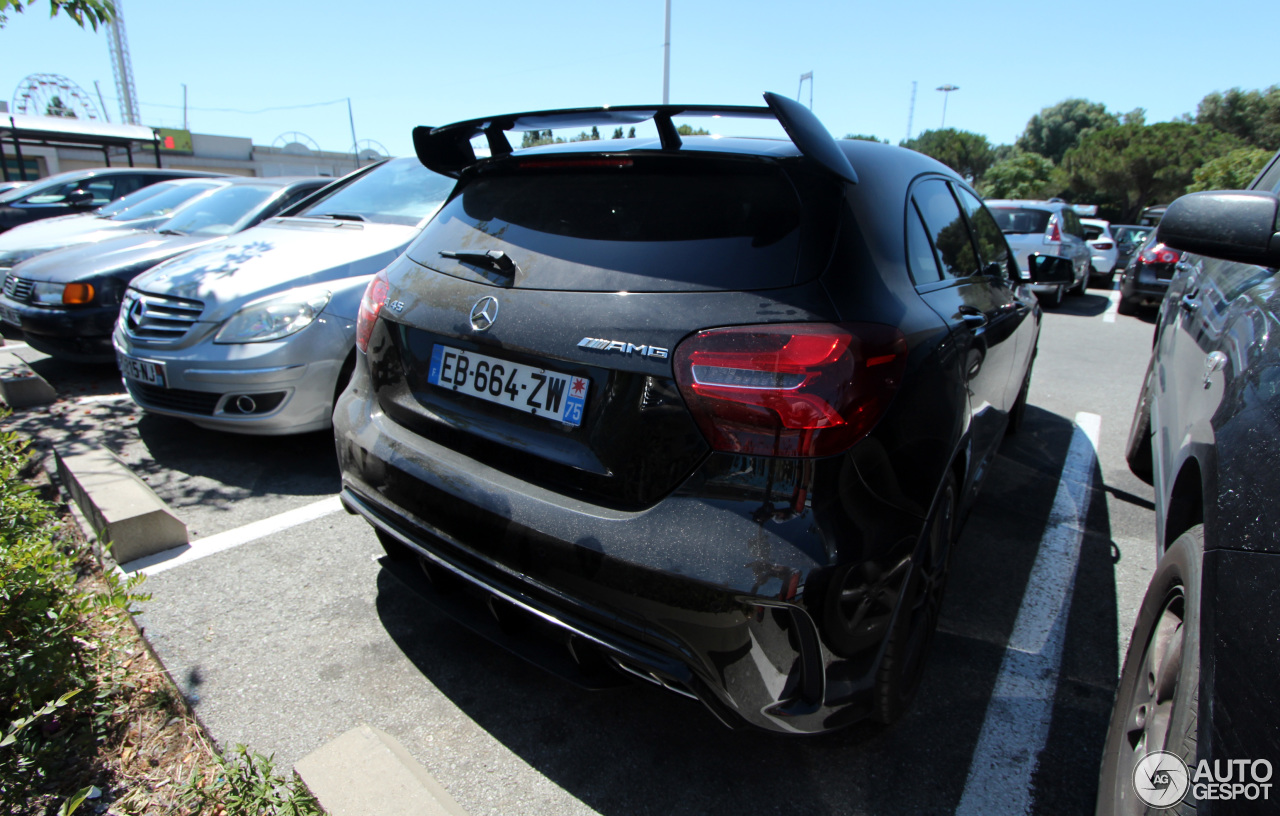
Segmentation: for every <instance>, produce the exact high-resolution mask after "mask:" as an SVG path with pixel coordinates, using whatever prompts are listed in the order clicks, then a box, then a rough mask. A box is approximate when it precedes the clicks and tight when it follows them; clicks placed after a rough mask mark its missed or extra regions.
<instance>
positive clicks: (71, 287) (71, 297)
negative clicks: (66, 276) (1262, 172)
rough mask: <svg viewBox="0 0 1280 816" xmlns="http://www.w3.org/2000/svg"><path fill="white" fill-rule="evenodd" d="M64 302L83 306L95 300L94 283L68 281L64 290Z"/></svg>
mask: <svg viewBox="0 0 1280 816" xmlns="http://www.w3.org/2000/svg"><path fill="white" fill-rule="evenodd" d="M62 302H63V303H65V304H67V305H68V306H82V305H84V304H85V303H92V302H93V284H92V283H68V284H67V288H66V289H63V290H62Z"/></svg>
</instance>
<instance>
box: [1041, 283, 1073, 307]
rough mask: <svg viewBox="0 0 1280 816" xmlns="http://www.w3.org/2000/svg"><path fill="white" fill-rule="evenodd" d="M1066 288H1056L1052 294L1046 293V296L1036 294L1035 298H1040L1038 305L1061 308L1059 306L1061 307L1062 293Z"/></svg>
mask: <svg viewBox="0 0 1280 816" xmlns="http://www.w3.org/2000/svg"><path fill="white" fill-rule="evenodd" d="M1066 288H1067V287H1065V286H1058V287H1056V288H1055V289H1054V290H1053V291H1052V292H1050V293H1048V294H1037V297H1039V298H1040V303H1041V305H1044V306H1061V305H1062V293H1063V292H1064V291H1066Z"/></svg>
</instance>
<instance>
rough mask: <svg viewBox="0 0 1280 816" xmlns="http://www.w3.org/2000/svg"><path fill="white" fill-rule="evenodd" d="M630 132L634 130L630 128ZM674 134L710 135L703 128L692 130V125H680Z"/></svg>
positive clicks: (709, 132)
mask: <svg viewBox="0 0 1280 816" xmlns="http://www.w3.org/2000/svg"><path fill="white" fill-rule="evenodd" d="M632 130H635V128H632ZM676 133H679V134H680V135H681V136H710V135H711V131H709V130H705V129H703V128H698V129H697V130H694V129H693V125H681V126H680V127H678V128H676Z"/></svg>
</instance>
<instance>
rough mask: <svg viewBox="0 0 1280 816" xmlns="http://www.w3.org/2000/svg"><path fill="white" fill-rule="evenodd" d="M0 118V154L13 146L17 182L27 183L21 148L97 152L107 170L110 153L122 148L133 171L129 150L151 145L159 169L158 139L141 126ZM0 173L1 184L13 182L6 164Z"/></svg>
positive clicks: (52, 118)
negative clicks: (73, 149)
mask: <svg viewBox="0 0 1280 816" xmlns="http://www.w3.org/2000/svg"><path fill="white" fill-rule="evenodd" d="M7 119H8V121H7V122H6V121H5V118H0V152H2V149H3V148H7V147H8V146H9V145H13V152H14V157H15V158H16V159H17V160H18V174H19V177H20V178H19V179H17V180H20V181H27V180H28V179H27V168H26V165H25V164H24V163H23V161H22V147H23V145H27V146H29V147H80V148H85V147H88V148H97V149H98V150H101V151H102V158H103V161H104V162H105V163H106V165H107V167H110V166H111V153H110V149H111V148H113V147H123V148H124V149H125V153H126V154H127V155H128V157H129V166H130V167H133V149H134V147H135V146H138V147H143V148H144V149H145V145H147V144H148V143H149V144H150V145H151V149H152V152H153V154H154V155H155V161H156V167H160V137H159V134H157V132H156V130H155V129H154V128H149V127H143V126H141V125H114V124H111V123H110V122H98V121H94V120H85V119H68V118H64V117H61V116H27V115H25V114H12V115H10V116H8V117H7ZM0 170H3V172H4V180H5V181H14V180H15V179H12V178H11V177H10V176H11V175H12V174H11V173H10V172H9V165H8V163H7V162H4V161H0Z"/></svg>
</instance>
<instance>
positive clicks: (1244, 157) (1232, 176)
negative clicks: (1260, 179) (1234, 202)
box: [1187, 147, 1271, 193]
mask: <svg viewBox="0 0 1280 816" xmlns="http://www.w3.org/2000/svg"><path fill="white" fill-rule="evenodd" d="M1270 158H1271V151H1270V150H1260V149H1258V148H1256V147H1242V148H1239V149H1237V150H1232V151H1231V152H1230V153H1228V154H1227V155H1225V156H1219V157H1218V158H1216V159H1210V160H1209V161H1207V162H1205V163H1204V164H1202V165H1200V166H1199V167H1197V168H1196V171H1195V172H1194V173H1192V174H1191V178H1192V183H1191V186H1189V187H1187V192H1188V193H1198V192H1201V191H1204V190H1243V189H1244V188H1245V187H1248V186H1249V182H1251V181H1253V177H1254V176H1256V175H1258V174H1259V173H1261V172H1262V168H1263V167H1266V166H1267V161H1268V160H1269V159H1270Z"/></svg>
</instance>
